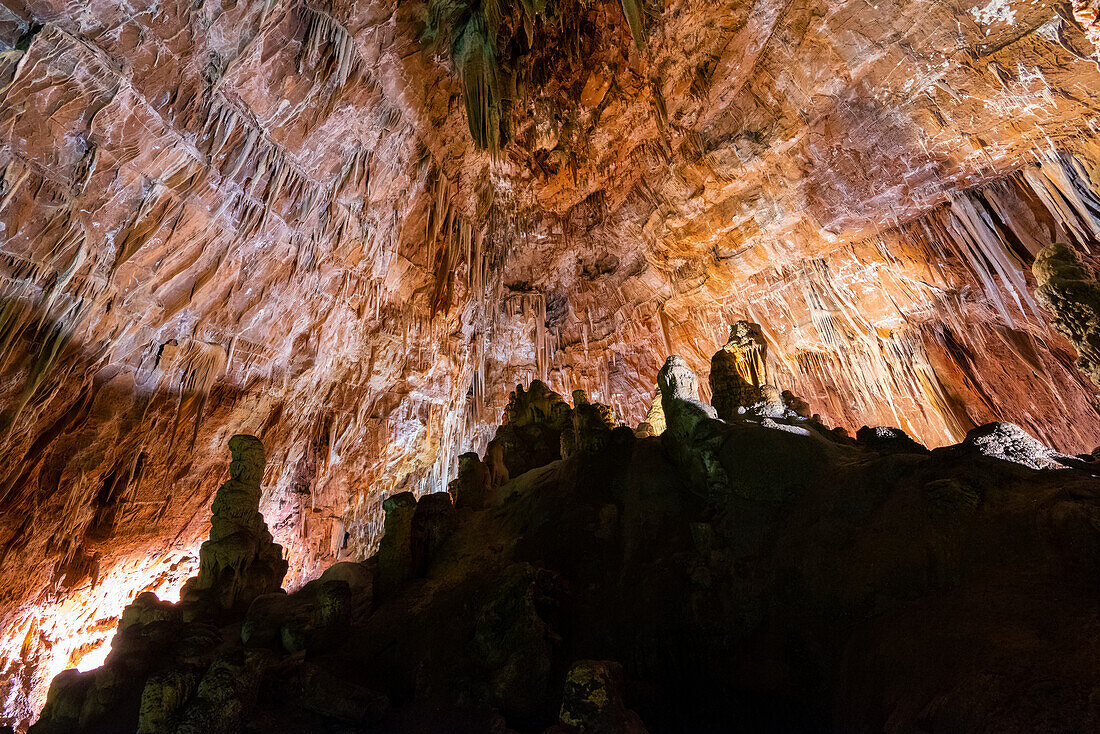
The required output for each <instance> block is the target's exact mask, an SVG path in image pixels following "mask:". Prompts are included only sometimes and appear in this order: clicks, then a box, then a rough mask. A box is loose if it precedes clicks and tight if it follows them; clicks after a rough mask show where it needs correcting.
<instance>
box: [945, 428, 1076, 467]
mask: <svg viewBox="0 0 1100 734" xmlns="http://www.w3.org/2000/svg"><path fill="white" fill-rule="evenodd" d="M959 450H960V451H963V452H973V453H976V454H980V455H982V456H988V457H989V458H991V459H1000V460H1001V461H1008V462H1012V463H1013V464H1021V465H1023V466H1026V467H1030V468H1032V469H1065V468H1066V466H1067V463H1066V461H1067V460H1069V459H1070V457H1067V456H1064V455H1062V454H1059V453H1058V452H1057V451H1055V450H1053V449H1051V448H1050V447H1048V446H1044V445H1043V444H1042V443H1040V442H1039V441H1038V439H1036V438H1035V437H1034V436H1030V435H1028V434H1027V433H1026V432H1025V431H1024V430H1023V429H1022V428H1020V427H1019V426H1017V425H1015V424H1013V423H987V424H986V425H984V426H978V427H977V428H975V429H973V430H972V431H970V432H969V433H967V434H966V440H964V441H963V442H962V443H961V444H960V445H959Z"/></svg>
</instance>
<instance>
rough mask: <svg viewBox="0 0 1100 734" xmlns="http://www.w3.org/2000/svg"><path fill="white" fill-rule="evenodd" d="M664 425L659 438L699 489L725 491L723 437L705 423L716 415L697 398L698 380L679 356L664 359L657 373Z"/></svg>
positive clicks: (710, 491) (705, 491)
mask: <svg viewBox="0 0 1100 734" xmlns="http://www.w3.org/2000/svg"><path fill="white" fill-rule="evenodd" d="M657 386H658V387H659V388H660V390H661V405H662V406H663V408H664V414H665V421H666V428H665V432H664V433H663V434H661V435H662V440H663V441H664V442H665V443H666V445H667V447H668V449H669V451H670V453H671V454H672V456H673V460H674V461H675V462H676V463H677V464H679V465H680V466H681V468H682V469H683V470H684V471H686V472H688V475H689V476H690V477H691V478H692V481H693V483H694V484H695V485H696V487H698V488H699V491H701V492H703V493H705V494H709V495H721V494H723V493H724V492H726V491H728V488H729V486H728V484H729V483H728V477H727V475H726V472H725V470H724V469H723V468H722V466H721V463H720V462H719V460H718V456H717V453H716V451H717V449H718V447H719V446H720V444H721V441H722V438H721V434H720V432H718V431H717V430H716V429H715V428H714V427H713V426H710V425H708V424H709V422H711V421H714V420H715V419H716V418H717V417H718V416H717V414H716V413H715V410H714V408H712V407H711V406H709V405H707V404H706V403H704V402H702V401H701V400H699V397H698V395H699V383H698V380H697V378H696V377H695V373H694V372H692V371H691V369H690V368H689V367H688V365H687V362H685V361H684V359H683V358H682V357H680V356H678V355H673V356H671V357H669V358H668V359H667V360H666V361H665V365H664V367H662V368H661V371H660V372H659V373H658V374H657Z"/></svg>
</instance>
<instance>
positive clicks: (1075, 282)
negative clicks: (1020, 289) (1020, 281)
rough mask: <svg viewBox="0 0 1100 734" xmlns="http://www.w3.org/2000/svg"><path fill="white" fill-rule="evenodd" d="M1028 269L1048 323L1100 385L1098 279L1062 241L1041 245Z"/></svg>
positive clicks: (1083, 368) (1079, 363) (1099, 303)
mask: <svg viewBox="0 0 1100 734" xmlns="http://www.w3.org/2000/svg"><path fill="white" fill-rule="evenodd" d="M1031 269H1032V270H1033V271H1034V273H1035V280H1036V282H1037V283H1038V288H1036V291H1035V293H1036V295H1037V296H1038V298H1039V300H1040V301H1041V302H1042V303H1043V305H1044V306H1046V307H1047V308H1049V309H1050V311H1051V314H1052V315H1053V319H1052V320H1051V323H1052V324H1053V325H1054V327H1055V328H1056V329H1058V331H1060V332H1062V334H1064V335H1065V337H1066V338H1067V339H1069V341H1070V343H1071V344H1073V348H1074V349H1076V350H1077V368H1078V369H1080V370H1081V371H1082V372H1084V373H1085V374H1086V375H1088V376H1089V378H1091V379H1092V381H1093V383H1095V384H1096V385H1097V386H1100V282H1097V280H1096V279H1095V278H1094V277H1091V276H1090V275H1089V273H1088V271H1087V270H1086V269H1085V267H1084V266H1083V265H1082V264H1081V261H1080V260H1079V259H1078V257H1077V255H1076V254H1074V252H1073V250H1071V249H1070V248H1069V247H1067V246H1065V245H1063V244H1061V243H1055V244H1053V245H1049V246H1047V247H1045V248H1043V251H1042V252H1040V253H1039V255H1038V257H1036V258H1035V262H1034V263H1033V264H1032V266H1031Z"/></svg>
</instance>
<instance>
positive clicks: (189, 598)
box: [181, 435, 287, 618]
mask: <svg viewBox="0 0 1100 734" xmlns="http://www.w3.org/2000/svg"><path fill="white" fill-rule="evenodd" d="M229 451H230V452H231V453H232V454H233V462H232V463H231V464H230V465H229V481H228V482H226V483H225V484H223V485H222V486H221V487H219V488H218V493H217V495H216V496H215V497H214V503H213V505H212V506H211V508H210V509H211V513H212V516H211V518H210V524H211V527H210V539H209V540H207V541H206V542H205V543H203V544H202V547H201V548H200V549H199V574H198V576H194V577H192V578H190V579H188V581H187V583H186V584H184V587H183V592H182V594H181V602H182V603H183V605H184V615H185V616H187V617H191V618H194V617H200V616H221V615H224V614H226V613H236V612H241V613H243V612H244V611H245V610H246V609H247V607H248V604H250V603H251V602H252V600H253V599H255V598H256V597H257V596H260V595H261V594H270V593H271V592H274V591H278V590H279V588H280V586H281V585H282V582H283V577H284V576H285V575H286V571H287V562H286V561H285V560H284V559H283V552H282V551H283V549H282V546H280V545H278V544H277V543H274V542H273V541H272V539H271V533H269V532H268V529H267V523H265V522H264V517H263V515H261V514H260V511H259V508H260V481H261V480H262V478H263V472H264V446H263V444H262V443H260V439H258V438H256V437H255V436H246V435H237V436H234V437H233V438H231V439H229Z"/></svg>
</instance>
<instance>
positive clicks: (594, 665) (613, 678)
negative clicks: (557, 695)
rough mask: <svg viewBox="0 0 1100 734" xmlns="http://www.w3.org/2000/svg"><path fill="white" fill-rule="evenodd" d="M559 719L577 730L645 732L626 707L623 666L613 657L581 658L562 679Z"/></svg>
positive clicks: (604, 733) (611, 733) (589, 732)
mask: <svg viewBox="0 0 1100 734" xmlns="http://www.w3.org/2000/svg"><path fill="white" fill-rule="evenodd" d="M560 718H561V723H562V724H563V725H564V726H566V727H568V728H569V731H575V732H577V733H578V734H646V728H645V726H644V725H643V724H642V721H641V719H639V718H638V715H637V714H635V713H634V712H633V711H630V710H628V709H627V707H626V703H625V686H624V682H623V667H622V666H621V665H620V664H619V663H616V662H614V661H607V660H581V661H579V662H576V663H574V664H573V667H571V668H570V669H569V674H568V676H566V679H565V691H564V693H563V694H562V704H561V714H560Z"/></svg>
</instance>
